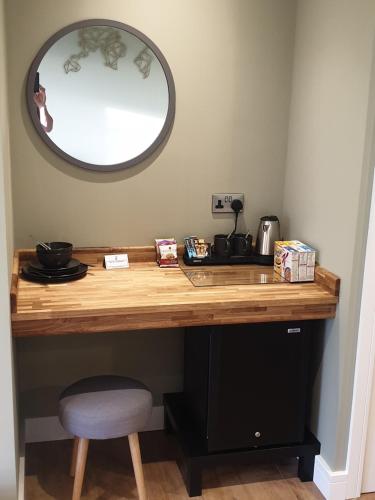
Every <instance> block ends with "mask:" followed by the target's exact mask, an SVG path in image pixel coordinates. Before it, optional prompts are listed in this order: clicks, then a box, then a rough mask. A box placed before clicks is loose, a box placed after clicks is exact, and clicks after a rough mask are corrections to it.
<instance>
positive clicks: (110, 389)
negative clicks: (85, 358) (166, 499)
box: [59, 375, 152, 500]
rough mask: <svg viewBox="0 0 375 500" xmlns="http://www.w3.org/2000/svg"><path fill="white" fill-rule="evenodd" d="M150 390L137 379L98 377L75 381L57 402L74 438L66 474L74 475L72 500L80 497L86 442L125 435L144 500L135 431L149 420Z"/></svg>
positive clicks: (141, 499) (142, 479) (140, 495)
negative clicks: (68, 471)
mask: <svg viewBox="0 0 375 500" xmlns="http://www.w3.org/2000/svg"><path fill="white" fill-rule="evenodd" d="M151 408H152V396H151V392H150V390H149V389H148V388H147V387H146V386H145V385H144V384H142V382H139V381H137V380H134V379H131V378H128V377H119V376H115V375H102V376H98V377H90V378H85V379H82V380H79V381H78V382H76V383H74V384H72V385H70V386H69V387H68V388H66V389H65V390H64V391H63V393H62V394H61V396H60V400H59V418H60V422H61V424H62V426H63V427H64V429H65V430H67V431H68V432H70V433H71V434H73V435H74V436H75V441H74V449H73V458H72V464H71V468H70V473H71V475H72V476H74V487H73V496H72V498H73V500H78V499H79V498H80V497H81V491H82V484H83V476H84V472H85V465H86V458H87V449H88V444H89V440H90V439H111V438H118V437H123V436H128V439H129V446H130V453H131V457H132V462H133V467H134V474H135V480H136V483H137V490H138V496H139V499H140V500H146V489H145V484H144V478H143V471H142V461H141V453H140V449H139V440H138V432H139V431H141V430H142V429H144V427H145V425H146V423H147V420H148V419H149V417H150V414H151Z"/></svg>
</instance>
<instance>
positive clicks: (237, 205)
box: [230, 198, 243, 214]
mask: <svg viewBox="0 0 375 500" xmlns="http://www.w3.org/2000/svg"><path fill="white" fill-rule="evenodd" d="M230 206H231V209H232V210H233V212H235V213H236V214H238V213H239V212H240V211H241V210H242V209H243V203H242V201H241V200H237V198H236V199H235V200H233V201H232V203H231V204H230Z"/></svg>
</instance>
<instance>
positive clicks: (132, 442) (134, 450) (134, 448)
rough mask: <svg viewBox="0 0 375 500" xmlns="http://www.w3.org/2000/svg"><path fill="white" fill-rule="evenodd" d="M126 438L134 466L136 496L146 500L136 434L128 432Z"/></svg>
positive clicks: (140, 499)
mask: <svg viewBox="0 0 375 500" xmlns="http://www.w3.org/2000/svg"><path fill="white" fill-rule="evenodd" d="M128 438H129V446H130V453H131V456H132V462H133V468H134V475H135V482H136V483H137V490H138V497H139V500H147V495H146V488H145V480H144V477H143V469H142V459H141V450H140V449H139V440H138V434H137V433H136V432H135V433H134V434H129V436H128Z"/></svg>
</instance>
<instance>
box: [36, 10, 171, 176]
mask: <svg viewBox="0 0 375 500" xmlns="http://www.w3.org/2000/svg"><path fill="white" fill-rule="evenodd" d="M27 103H28V109H29V112H30V115H31V118H32V121H33V123H34V125H35V127H36V129H37V131H38V133H39V135H40V136H41V138H42V139H43V140H44V142H46V143H47V144H48V146H49V147H50V148H51V149H53V150H54V151H55V152H56V153H57V154H59V155H60V156H62V157H63V158H64V159H65V160H67V161H69V162H70V163H73V164H74V165H78V166H80V167H84V168H88V169H91V170H99V171H113V170H120V169H123V168H127V167H131V166H133V165H136V164H138V163H140V162H142V161H143V160H145V159H146V158H147V157H149V156H150V155H151V154H152V153H153V152H155V150H156V149H157V148H158V147H159V146H160V145H161V144H162V143H163V142H164V140H165V139H166V138H167V136H168V134H169V132H170V130H171V127H172V125H173V120H174V113H175V88H174V82H173V77H172V73H171V70H170V68H169V66H168V63H167V61H166V59H165V57H164V56H163V54H162V53H161V52H160V50H159V49H158V48H157V47H156V45H155V44H154V43H153V42H152V41H151V40H150V39H149V38H148V37H146V36H145V35H144V34H142V33H140V32H139V31H138V30H136V29H134V28H132V27H130V26H127V25H126V24H123V23H119V22H116V21H109V20H104V19H91V20H88V21H82V22H79V23H75V24H71V25H70V26H67V27H66V28H64V29H62V30H60V31H59V32H57V33H56V34H55V35H53V36H52V37H51V38H50V39H49V40H47V42H46V43H45V44H44V45H43V47H42V48H41V49H40V51H39V52H38V54H37V56H36V58H35V59H34V61H33V63H32V65H31V68H30V71H29V76H28V81H27Z"/></svg>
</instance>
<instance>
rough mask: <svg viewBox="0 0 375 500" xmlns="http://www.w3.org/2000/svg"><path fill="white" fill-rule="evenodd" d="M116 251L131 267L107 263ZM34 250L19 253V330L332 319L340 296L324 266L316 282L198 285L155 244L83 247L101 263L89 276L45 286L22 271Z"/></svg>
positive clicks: (82, 256) (84, 257)
mask: <svg viewBox="0 0 375 500" xmlns="http://www.w3.org/2000/svg"><path fill="white" fill-rule="evenodd" d="M114 253H127V254H128V255H129V262H130V268H129V269H116V270H110V271H109V270H106V269H104V267H103V256H104V255H107V254H114ZM34 255H35V254H34V252H33V251H32V250H18V251H17V252H16V253H15V257H14V266H13V276H12V289H11V307H12V329H13V335H14V336H15V337H25V336H37V335H62V334H71V333H95V332H116V331H119V332H121V331H127V330H138V329H152V328H172V327H185V326H197V325H221V324H234V323H237V324H240V323H257V322H270V321H289V320H309V319H326V318H333V317H334V316H335V312H336V304H337V302H338V295H339V285H340V280H339V278H337V276H335V275H334V274H332V273H330V272H328V271H326V270H324V269H323V268H320V267H318V268H317V269H316V281H315V282H314V283H300V284H298V283H296V284H292V283H280V284H267V285H263V284H262V285H251V286H249V285H230V286H213V287H194V286H193V284H192V283H191V282H190V281H189V279H188V278H187V277H186V276H185V274H184V273H183V271H182V270H181V269H160V268H159V267H158V266H157V264H156V262H155V250H154V247H151V246H150V247H124V248H78V249H76V250H75V252H74V257H76V258H77V259H79V260H80V261H81V262H83V263H85V264H91V265H92V266H94V267H89V269H88V273H87V276H86V277H84V278H83V279H81V280H78V281H73V282H70V283H65V284H48V285H43V284H38V283H31V282H28V281H25V280H23V279H21V278H20V277H19V273H20V271H21V268H22V265H23V263H24V262H27V261H29V260H30V259H31V258H32V257H33V256H34ZM228 267H229V266H228ZM244 267H245V268H246V269H247V270H248V269H249V266H244ZM236 268H238V266H236ZM211 269H212V267H211ZM270 271H271V270H270V269H269V268H268V272H270Z"/></svg>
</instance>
